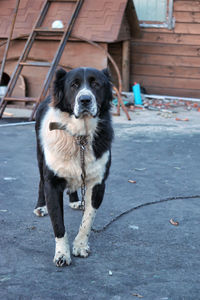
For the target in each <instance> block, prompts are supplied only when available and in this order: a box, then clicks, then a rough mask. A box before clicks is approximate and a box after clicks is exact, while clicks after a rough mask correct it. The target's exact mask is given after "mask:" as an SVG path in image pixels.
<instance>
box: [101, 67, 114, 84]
mask: <svg viewBox="0 0 200 300" xmlns="http://www.w3.org/2000/svg"><path fill="white" fill-rule="evenodd" d="M101 72H102V73H103V74H104V75H105V76H106V77H107V79H108V80H109V82H111V81H112V78H111V74H110V70H109V69H108V68H106V69H103V70H102V71H101Z"/></svg>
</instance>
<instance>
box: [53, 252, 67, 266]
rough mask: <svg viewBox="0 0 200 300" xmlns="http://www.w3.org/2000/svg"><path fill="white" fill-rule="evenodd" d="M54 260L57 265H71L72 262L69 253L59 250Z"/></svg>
mask: <svg viewBox="0 0 200 300" xmlns="http://www.w3.org/2000/svg"><path fill="white" fill-rule="evenodd" d="M53 262H54V263H55V264H56V267H64V266H69V265H70V264H71V258H70V255H68V254H63V253H61V252H57V253H56V254H55V256H54V259H53Z"/></svg>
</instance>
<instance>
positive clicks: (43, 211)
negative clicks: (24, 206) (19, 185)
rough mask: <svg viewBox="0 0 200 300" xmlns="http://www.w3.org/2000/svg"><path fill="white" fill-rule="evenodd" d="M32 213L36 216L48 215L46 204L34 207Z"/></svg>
mask: <svg viewBox="0 0 200 300" xmlns="http://www.w3.org/2000/svg"><path fill="white" fill-rule="evenodd" d="M33 213H34V214H35V215H36V216H38V217H44V216H46V215H48V210H47V206H46V205H45V206H40V207H37V208H35V209H34V211H33Z"/></svg>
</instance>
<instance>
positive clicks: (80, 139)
mask: <svg viewBox="0 0 200 300" xmlns="http://www.w3.org/2000/svg"><path fill="white" fill-rule="evenodd" d="M76 142H77V145H78V146H79V147H80V161H81V170H82V174H81V179H82V184H81V205H80V209H82V210H83V212H84V211H85V193H86V182H85V179H86V171H85V150H86V145H87V143H88V136H86V135H80V136H77V137H76Z"/></svg>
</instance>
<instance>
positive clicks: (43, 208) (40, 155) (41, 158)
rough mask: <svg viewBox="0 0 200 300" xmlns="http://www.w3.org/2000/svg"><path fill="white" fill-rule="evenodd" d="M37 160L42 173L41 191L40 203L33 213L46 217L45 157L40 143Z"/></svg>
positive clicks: (39, 192)
mask: <svg viewBox="0 0 200 300" xmlns="http://www.w3.org/2000/svg"><path fill="white" fill-rule="evenodd" d="M37 159H38V168H39V171H40V183H39V191H38V201H37V204H36V206H35V209H34V211H33V212H34V214H35V215H36V216H38V217H44V216H46V215H47V214H48V211H47V206H46V202H45V195H44V176H43V161H44V156H43V153H42V151H41V148H40V145H39V141H38V144H37Z"/></svg>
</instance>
